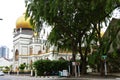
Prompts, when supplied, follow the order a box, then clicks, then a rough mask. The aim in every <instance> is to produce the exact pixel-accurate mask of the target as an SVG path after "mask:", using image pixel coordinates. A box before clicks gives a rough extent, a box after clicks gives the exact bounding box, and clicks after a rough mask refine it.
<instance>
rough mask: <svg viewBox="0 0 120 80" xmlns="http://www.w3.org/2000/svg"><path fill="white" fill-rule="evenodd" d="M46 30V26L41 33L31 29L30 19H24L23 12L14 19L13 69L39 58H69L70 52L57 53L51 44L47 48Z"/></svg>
mask: <svg viewBox="0 0 120 80" xmlns="http://www.w3.org/2000/svg"><path fill="white" fill-rule="evenodd" d="M48 30H49V29H47V28H46V27H45V28H44V29H43V30H41V33H36V32H34V31H33V29H32V26H31V25H30V19H29V18H28V19H25V14H23V15H22V16H20V17H19V18H18V19H17V21H16V28H15V29H14V32H13V54H14V55H13V68H14V70H15V69H16V68H18V67H19V66H20V64H23V63H25V64H28V65H29V64H32V63H33V62H34V61H36V60H39V59H49V60H58V59H66V60H68V59H70V58H71V57H72V54H71V53H68V52H64V53H57V52H55V51H54V52H53V49H52V48H53V46H51V47H50V48H49V49H48V48H47V46H45V42H46V38H43V37H44V36H46V35H47V33H48Z"/></svg>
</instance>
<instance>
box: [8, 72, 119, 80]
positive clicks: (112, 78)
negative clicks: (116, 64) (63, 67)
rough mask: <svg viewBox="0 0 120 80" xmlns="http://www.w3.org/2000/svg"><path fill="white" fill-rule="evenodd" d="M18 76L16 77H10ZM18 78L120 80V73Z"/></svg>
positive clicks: (25, 76) (40, 79)
mask: <svg viewBox="0 0 120 80" xmlns="http://www.w3.org/2000/svg"><path fill="white" fill-rule="evenodd" d="M8 76H13V77H14V76H16V75H8ZM16 77H19V78H25V80H116V79H117V80H120V73H109V74H108V75H107V76H100V74H99V73H89V74H87V75H80V76H79V77H72V76H70V77H60V76H37V77H35V76H34V77H31V76H28V75H17V76H16Z"/></svg>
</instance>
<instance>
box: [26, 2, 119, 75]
mask: <svg viewBox="0 0 120 80" xmlns="http://www.w3.org/2000/svg"><path fill="white" fill-rule="evenodd" d="M118 1H119V0H114V1H113V0H106V1H104V0H97V1H96V0H79V1H77V0H32V1H29V2H28V3H27V12H26V17H31V24H32V25H33V26H34V27H35V29H34V30H38V29H41V28H42V26H41V23H43V22H46V23H48V24H49V25H51V26H53V30H52V32H51V33H50V36H49V41H50V42H51V43H53V44H55V45H57V46H59V48H64V49H70V50H71V51H72V53H73V61H75V56H76V54H77V53H78V52H79V53H80V56H81V60H82V63H81V65H82V66H81V68H82V69H81V70H82V73H83V74H84V73H86V65H87V60H86V59H87V55H88V53H89V50H90V45H91V42H92V41H93V40H94V39H95V37H98V38H97V40H99V42H100V44H101V43H102V41H101V37H100V29H101V25H100V24H101V23H102V22H103V21H106V17H108V16H109V14H110V13H111V11H112V10H113V9H114V8H116V7H117V6H118V5H117V4H116V3H118ZM115 5H116V6H115ZM97 25H98V26H97ZM38 31H39V30H38ZM83 44H84V49H83V46H82V45H83ZM100 54H101V53H100Z"/></svg>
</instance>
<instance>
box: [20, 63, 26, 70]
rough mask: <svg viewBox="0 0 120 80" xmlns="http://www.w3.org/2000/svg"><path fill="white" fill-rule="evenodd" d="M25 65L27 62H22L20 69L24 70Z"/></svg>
mask: <svg viewBox="0 0 120 80" xmlns="http://www.w3.org/2000/svg"><path fill="white" fill-rule="evenodd" d="M25 67H26V64H25V63H23V64H20V66H19V69H20V70H21V71H24V69H25Z"/></svg>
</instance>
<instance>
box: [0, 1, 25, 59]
mask: <svg viewBox="0 0 120 80" xmlns="http://www.w3.org/2000/svg"><path fill="white" fill-rule="evenodd" d="M24 12H25V3H24V0H0V18H2V19H3V20H2V21H0V45H6V46H7V47H8V48H9V49H10V52H11V50H12V48H13V29H14V28H15V27H16V20H17V18H18V17H20V16H21V15H22V14H23V13H24ZM10 57H12V54H10Z"/></svg>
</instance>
